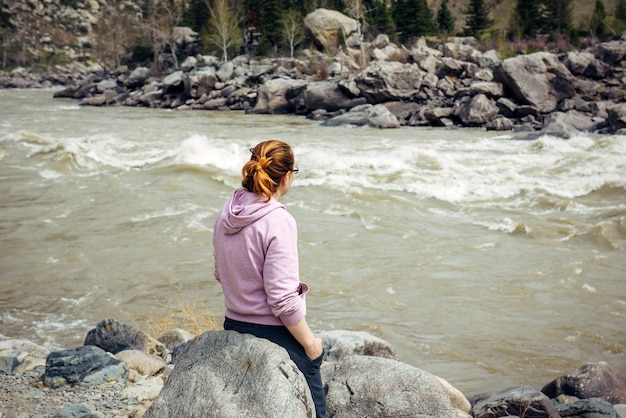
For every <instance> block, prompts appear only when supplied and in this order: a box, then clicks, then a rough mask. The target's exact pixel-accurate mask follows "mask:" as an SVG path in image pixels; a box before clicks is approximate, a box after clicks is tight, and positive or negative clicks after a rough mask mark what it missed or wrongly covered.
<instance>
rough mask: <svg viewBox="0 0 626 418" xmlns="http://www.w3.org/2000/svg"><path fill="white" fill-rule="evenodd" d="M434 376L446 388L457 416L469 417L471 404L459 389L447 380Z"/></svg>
mask: <svg viewBox="0 0 626 418" xmlns="http://www.w3.org/2000/svg"><path fill="white" fill-rule="evenodd" d="M435 378H436V379H437V380H438V381H439V383H441V384H442V385H443V387H444V389H445V390H446V392H447V394H448V397H449V398H450V402H452V406H453V407H454V409H456V411H457V415H458V417H459V418H461V417H471V415H470V412H471V410H472V405H471V404H470V402H469V400H468V399H467V398H466V397H465V395H463V393H461V391H460V390H458V389H457V388H455V387H454V386H452V385H451V384H450V383H449V382H448V381H447V380H445V379H443V378H441V377H438V376H435Z"/></svg>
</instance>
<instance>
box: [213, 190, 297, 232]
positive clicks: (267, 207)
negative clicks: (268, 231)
mask: <svg viewBox="0 0 626 418" xmlns="http://www.w3.org/2000/svg"><path fill="white" fill-rule="evenodd" d="M264 199H265V196H260V195H258V194H257V193H253V192H249V191H247V190H246V189H237V190H236V191H235V193H233V196H232V197H231V199H230V202H229V204H228V205H227V207H228V213H227V214H226V216H224V217H223V222H224V228H225V232H226V234H229V235H232V234H236V233H237V232H239V231H241V229H242V228H244V227H246V226H248V225H250V224H251V223H254V222H255V221H257V220H258V219H260V218H262V217H263V216H265V215H267V214H268V213H270V212H271V211H273V210H275V209H279V208H284V207H285V205H283V204H282V203H280V202H279V201H277V200H276V199H274V198H271V199H270V201H269V202H267V203H266V202H264Z"/></svg>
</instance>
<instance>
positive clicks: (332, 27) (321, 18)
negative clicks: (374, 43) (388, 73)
mask: <svg viewBox="0 0 626 418" xmlns="http://www.w3.org/2000/svg"><path fill="white" fill-rule="evenodd" d="M304 26H305V27H306V29H307V30H308V31H309V32H310V33H311V34H312V35H313V37H314V39H315V40H316V41H317V43H319V45H321V46H322V47H323V48H324V50H325V51H333V50H335V49H337V48H338V47H339V46H340V40H341V39H342V38H343V39H345V41H346V44H347V45H350V46H358V44H359V43H360V39H359V22H358V21H356V20H354V19H352V18H350V17H348V16H346V15H344V14H341V13H339V12H338V11H336V10H329V9H316V10H314V11H313V12H311V13H309V14H308V15H306V16H305V18H304Z"/></svg>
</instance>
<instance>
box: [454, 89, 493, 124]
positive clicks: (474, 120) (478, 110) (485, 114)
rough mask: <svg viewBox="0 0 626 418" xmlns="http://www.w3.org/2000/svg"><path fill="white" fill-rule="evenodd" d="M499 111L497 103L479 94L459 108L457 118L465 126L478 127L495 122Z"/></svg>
mask: <svg viewBox="0 0 626 418" xmlns="http://www.w3.org/2000/svg"><path fill="white" fill-rule="evenodd" d="M499 111H500V109H499V108H498V106H496V102H494V101H493V100H492V99H490V98H488V97H487V96H485V95H484V94H477V95H476V96H474V97H472V98H471V100H468V101H467V102H466V103H464V104H462V105H461V106H460V107H459V109H458V112H457V116H458V117H459V118H460V119H461V121H463V123H464V124H465V125H468V126H477V125H484V124H485V123H487V122H490V121H491V120H493V119H494V118H495V117H496V115H497V114H498V112H499Z"/></svg>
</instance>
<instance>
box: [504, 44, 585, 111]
mask: <svg viewBox="0 0 626 418" xmlns="http://www.w3.org/2000/svg"><path fill="white" fill-rule="evenodd" d="M494 77H495V80H496V81H498V82H500V83H502V84H503V85H504V87H505V90H508V91H509V92H510V94H511V95H512V97H513V98H515V99H516V100H517V101H518V102H520V103H522V104H529V105H532V106H534V107H536V108H537V109H539V111H540V112H542V113H550V112H552V111H553V110H554V109H555V108H556V105H557V102H558V100H560V99H564V98H566V97H571V96H573V94H574V91H575V88H574V81H573V80H574V77H573V76H572V74H571V73H570V72H569V70H568V69H567V67H565V65H563V64H562V63H561V62H559V61H558V59H557V57H556V56H555V55H554V54H550V53H547V52H536V53H534V54H529V55H521V56H518V57H513V58H509V59H506V60H504V61H503V62H502V63H500V64H499V65H498V66H496V68H495V69H494ZM557 96H558V97H557Z"/></svg>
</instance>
